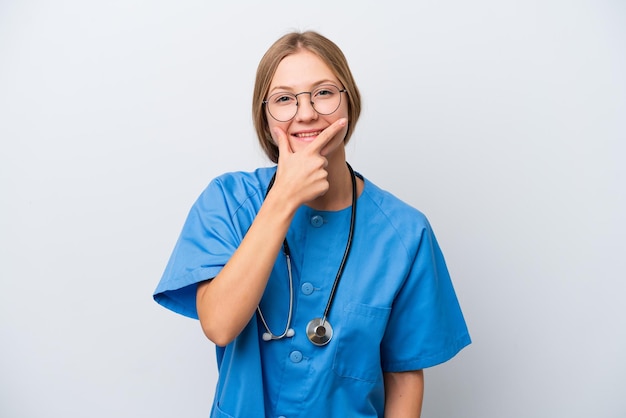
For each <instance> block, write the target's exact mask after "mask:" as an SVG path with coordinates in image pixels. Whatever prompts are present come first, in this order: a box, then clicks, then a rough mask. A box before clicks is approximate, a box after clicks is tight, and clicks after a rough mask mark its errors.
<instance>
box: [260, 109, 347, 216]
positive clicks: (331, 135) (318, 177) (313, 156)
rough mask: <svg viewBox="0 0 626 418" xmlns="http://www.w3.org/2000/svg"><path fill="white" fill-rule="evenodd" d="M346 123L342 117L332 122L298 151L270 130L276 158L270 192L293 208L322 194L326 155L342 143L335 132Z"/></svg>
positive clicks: (325, 181) (278, 132) (279, 133)
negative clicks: (275, 168) (274, 192)
mask: <svg viewBox="0 0 626 418" xmlns="http://www.w3.org/2000/svg"><path fill="white" fill-rule="evenodd" d="M346 124H347V120H346V119H345V118H342V119H339V120H337V121H335V122H334V123H333V124H331V125H330V126H329V127H327V128H326V129H324V130H323V131H322V132H321V133H320V134H319V135H318V136H317V138H315V139H314V140H313V141H312V142H311V143H310V144H308V146H306V147H305V148H303V149H302V150H300V151H298V152H294V151H293V149H292V148H291V146H290V144H289V138H287V134H286V133H285V132H284V131H283V130H282V129H280V128H278V127H276V128H274V129H273V133H274V140H275V141H276V145H277V146H278V150H279V157H278V170H277V173H276V180H275V182H274V187H273V188H272V191H274V190H276V191H277V192H280V193H281V194H282V195H283V196H284V197H286V198H287V201H288V202H290V203H291V204H293V205H294V208H297V207H299V206H300V205H302V204H304V203H307V202H310V201H312V200H314V199H316V198H317V197H319V196H322V195H324V194H325V193H326V192H327V191H328V188H329V183H328V172H327V171H326V166H327V165H328V160H327V159H326V156H327V155H328V154H329V153H330V152H331V151H332V150H333V149H334V148H336V147H337V146H339V145H340V144H341V143H342V142H343V138H342V137H341V136H338V135H337V133H338V132H339V131H340V130H341V129H343V128H344V127H345V126H346Z"/></svg>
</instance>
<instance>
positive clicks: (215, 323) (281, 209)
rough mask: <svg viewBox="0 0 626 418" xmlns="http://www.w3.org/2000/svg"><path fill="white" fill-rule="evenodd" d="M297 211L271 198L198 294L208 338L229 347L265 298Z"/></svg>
mask: <svg viewBox="0 0 626 418" xmlns="http://www.w3.org/2000/svg"><path fill="white" fill-rule="evenodd" d="M295 209H296V208H290V207H289V206H288V205H287V204H286V202H284V201H283V200H282V199H281V198H280V196H279V195H278V194H275V195H271V194H270V195H268V197H267V199H266V200H265V202H264V203H263V206H262V207H261V209H260V210H259V213H258V214H257V216H256V218H255V220H254V222H253V223H252V225H251V226H250V229H249V230H248V232H247V233H246V235H245V237H244V239H243V240H242V242H241V244H240V245H239V247H238V248H237V250H236V251H235V253H234V254H233V256H232V257H231V259H230V260H229V261H228V263H226V265H225V266H224V268H223V269H222V271H221V272H220V273H219V274H218V275H217V276H216V277H215V278H213V279H212V280H209V281H206V282H203V283H201V284H200V285H199V286H198V291H197V294H196V306H197V310H198V317H199V319H200V324H201V326H202V330H203V331H204V333H205V335H206V336H207V337H208V338H209V339H210V340H211V341H213V342H214V343H216V344H217V345H220V346H225V345H227V344H228V343H230V342H231V341H232V340H233V339H234V338H236V337H237V335H239V333H240V332H241V331H242V330H243V328H244V327H245V326H246V324H247V323H248V322H249V321H250V318H251V317H252V315H253V314H254V311H255V309H256V307H257V305H258V304H259V301H260V300H261V297H262V296H263V292H264V290H265V287H266V285H267V280H268V278H269V276H270V273H271V271H272V268H273V266H274V263H275V261H276V257H277V255H278V252H279V251H280V249H281V246H282V243H283V240H284V237H285V235H286V233H287V230H288V229H289V225H290V223H291V219H292V218H293V215H294V213H295Z"/></svg>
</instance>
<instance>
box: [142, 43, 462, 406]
mask: <svg viewBox="0 0 626 418" xmlns="http://www.w3.org/2000/svg"><path fill="white" fill-rule="evenodd" d="M360 109H361V99H360V95H359V91H358V89H357V86H356V84H355V82H354V79H353V77H352V74H351V71H350V69H349V67H348V63H347V61H346V59H345V57H344V55H343V53H342V52H341V50H340V49H339V48H338V47H337V46H336V45H335V44H334V43H333V42H331V41H330V40H328V39H327V38H325V37H323V36H321V35H319V34H317V33H315V32H304V33H290V34H288V35H285V36H284V37H282V38H280V39H279V40H278V41H276V43H274V45H272V46H271V47H270V49H269V50H268V51H267V52H266V54H265V55H264V57H263V58H262V60H261V62H260V64H259V67H258V70H257V77H256V85H255V89H254V98H253V115H254V122H255V127H256V131H257V134H258V137H259V141H260V143H261V146H262V147H263V149H264V150H265V152H266V154H267V155H268V157H269V158H270V159H271V160H272V161H273V162H274V163H277V164H276V165H275V166H273V167H271V168H259V169H257V170H256V171H254V172H251V173H247V172H236V173H228V174H224V175H222V176H220V177H218V178H216V179H214V180H213V181H212V182H211V183H210V184H209V186H208V187H207V189H206V190H205V191H204V192H203V193H202V194H201V196H200V197H199V198H198V200H197V201H196V203H195V204H194V205H193V207H192V209H191V211H190V213H189V216H188V219H187V221H186V223H185V225H184V227H183V230H182V233H181V236H180V238H179V240H178V242H177V244H176V247H175V249H174V252H173V254H172V256H171V259H170V261H169V263H168V265H167V268H166V270H165V273H164V275H163V277H162V279H161V282H160V283H159V285H158V287H157V289H156V291H155V294H154V298H155V300H156V301H157V302H159V303H160V304H162V305H163V306H165V307H167V308H169V309H172V310H173V311H175V312H178V313H180V314H183V315H187V316H189V317H192V318H198V319H199V320H200V324H201V326H202V329H203V331H204V333H205V334H206V336H207V337H208V338H209V339H210V340H211V341H213V342H214V343H215V344H216V346H217V347H216V348H217V361H218V368H219V379H218V384H217V388H216V393H215V400H214V402H213V409H212V412H211V416H212V417H238V418H239V417H241V418H250V417H287V418H294V417H318V418H319V417H324V418H332V417H337V418H346V417H383V416H385V417H394V418H397V417H419V415H420V410H421V404H422V397H423V387H424V377H423V372H422V369H424V368H426V367H430V366H434V365H436V364H439V363H442V362H444V361H447V360H448V359H450V358H451V357H453V356H454V355H455V354H456V353H458V352H459V351H460V350H461V349H462V348H463V347H465V346H466V345H467V344H469V343H470V337H469V334H468V331H467V328H466V325H465V322H464V319H463V315H462V313H461V310H460V308H459V304H458V302H457V298H456V296H455V293H454V289H453V286H452V283H451V280H450V277H449V275H448V271H447V268H446V264H445V261H444V258H443V255H442V253H441V250H440V249H439V246H438V244H437V241H436V239H435V236H434V234H433V232H432V230H431V227H430V225H429V223H428V221H427V219H426V218H425V217H424V215H423V214H421V213H420V212H419V211H417V210H416V209H414V208H412V207H410V206H409V205H407V204H406V203H403V202H402V201H400V200H399V199H398V198H396V197H394V196H393V195H391V194H390V193H388V192H385V191H383V190H381V189H380V188H378V187H376V186H375V185H374V184H373V183H371V182H370V181H368V180H367V179H366V178H365V177H363V176H362V175H360V174H358V173H356V172H354V171H353V169H352V167H350V165H349V164H348V163H347V162H346V153H345V145H346V143H347V142H348V140H349V138H350V136H351V135H352V133H353V132H354V129H355V125H356V123H357V120H358V118H359V114H360Z"/></svg>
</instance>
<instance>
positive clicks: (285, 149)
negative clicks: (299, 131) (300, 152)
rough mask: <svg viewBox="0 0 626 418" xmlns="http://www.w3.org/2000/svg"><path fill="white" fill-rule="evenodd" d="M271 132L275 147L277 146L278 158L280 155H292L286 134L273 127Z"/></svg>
mask: <svg viewBox="0 0 626 418" xmlns="http://www.w3.org/2000/svg"><path fill="white" fill-rule="evenodd" d="M272 132H273V133H274V136H273V138H274V142H275V143H276V146H278V155H279V156H280V155H281V154H292V153H293V150H292V149H291V146H290V145H289V140H288V139H287V134H286V133H285V131H283V130H282V129H280V128H279V127H275V128H274V129H272Z"/></svg>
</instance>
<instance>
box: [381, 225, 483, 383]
mask: <svg viewBox="0 0 626 418" xmlns="http://www.w3.org/2000/svg"><path fill="white" fill-rule="evenodd" d="M418 233H419V232H418ZM419 236H420V238H419V244H418V246H417V250H416V253H415V257H414V260H413V265H412V267H411V269H410V271H409V275H408V277H407V278H406V281H405V282H404V285H403V286H402V288H401V289H400V291H399V293H398V295H397V296H396V299H395V300H394V303H393V306H392V311H391V315H390V318H389V322H388V325H387V329H386V331H385V335H384V337H383V341H382V344H381V356H382V368H383V371H385V372H402V371H409V370H419V369H423V368H427V367H431V366H435V365H437V364H439V363H443V362H445V361H447V360H449V359H451V358H452V357H454V356H455V355H456V354H457V353H458V352H459V351H460V350H461V349H462V348H463V347H465V346H467V345H468V344H470V343H471V339H470V336H469V333H468V330H467V326H466V324H465V320H464V318H463V314H462V312H461V308H460V306H459V302H458V300H457V297H456V294H455V291H454V288H453V285H452V281H451V279H450V276H449V274H448V269H447V267H446V263H445V260H444V257H443V254H442V252H441V250H440V248H439V245H438V243H437V240H436V238H435V235H434V234H433V232H432V230H431V228H430V225H429V224H428V223H427V222H426V224H425V226H424V228H423V229H422V230H421V234H420V235H419Z"/></svg>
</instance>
